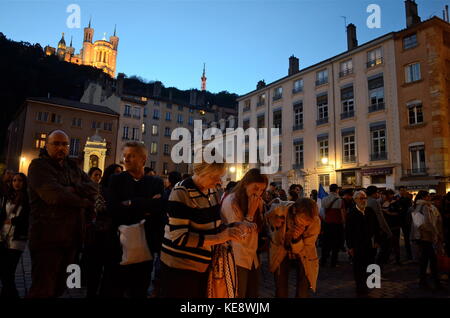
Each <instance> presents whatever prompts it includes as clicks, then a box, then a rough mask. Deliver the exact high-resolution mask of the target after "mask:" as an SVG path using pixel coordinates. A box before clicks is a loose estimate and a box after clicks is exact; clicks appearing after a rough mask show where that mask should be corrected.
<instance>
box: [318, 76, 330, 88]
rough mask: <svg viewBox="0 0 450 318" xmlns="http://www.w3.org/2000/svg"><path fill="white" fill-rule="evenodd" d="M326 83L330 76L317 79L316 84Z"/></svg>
mask: <svg viewBox="0 0 450 318" xmlns="http://www.w3.org/2000/svg"><path fill="white" fill-rule="evenodd" d="M324 84H328V78H325V79H321V80H317V81H316V86H320V85H324Z"/></svg>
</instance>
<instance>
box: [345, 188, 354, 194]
mask: <svg viewBox="0 0 450 318" xmlns="http://www.w3.org/2000/svg"><path fill="white" fill-rule="evenodd" d="M346 194H348V195H350V196H353V189H350V188H349V189H345V190H343V191H342V195H343V196H344V195H346Z"/></svg>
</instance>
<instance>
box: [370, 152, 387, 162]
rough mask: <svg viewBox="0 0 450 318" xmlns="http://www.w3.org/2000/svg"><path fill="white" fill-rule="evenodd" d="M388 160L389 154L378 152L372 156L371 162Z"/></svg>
mask: <svg viewBox="0 0 450 318" xmlns="http://www.w3.org/2000/svg"><path fill="white" fill-rule="evenodd" d="M377 160H387V152H377V153H373V154H371V155H370V161H377Z"/></svg>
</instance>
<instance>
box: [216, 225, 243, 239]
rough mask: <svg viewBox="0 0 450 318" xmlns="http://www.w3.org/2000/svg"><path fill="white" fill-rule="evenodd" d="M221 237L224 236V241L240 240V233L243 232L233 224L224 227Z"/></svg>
mask: <svg viewBox="0 0 450 318" xmlns="http://www.w3.org/2000/svg"><path fill="white" fill-rule="evenodd" d="M220 234H223V238H224V242H226V241H230V240H231V241H240V240H242V234H243V232H242V231H241V230H240V229H239V227H237V226H233V227H228V228H226V229H225V231H223V232H222V233H220Z"/></svg>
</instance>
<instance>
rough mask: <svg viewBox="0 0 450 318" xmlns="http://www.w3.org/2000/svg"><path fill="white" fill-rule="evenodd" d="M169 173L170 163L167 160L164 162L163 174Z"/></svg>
mask: <svg viewBox="0 0 450 318" xmlns="http://www.w3.org/2000/svg"><path fill="white" fill-rule="evenodd" d="M168 173H169V164H168V163H167V162H164V163H163V175H166V174H168Z"/></svg>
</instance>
